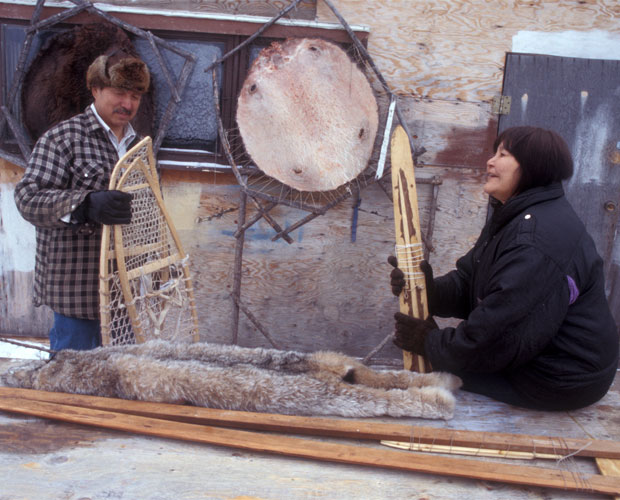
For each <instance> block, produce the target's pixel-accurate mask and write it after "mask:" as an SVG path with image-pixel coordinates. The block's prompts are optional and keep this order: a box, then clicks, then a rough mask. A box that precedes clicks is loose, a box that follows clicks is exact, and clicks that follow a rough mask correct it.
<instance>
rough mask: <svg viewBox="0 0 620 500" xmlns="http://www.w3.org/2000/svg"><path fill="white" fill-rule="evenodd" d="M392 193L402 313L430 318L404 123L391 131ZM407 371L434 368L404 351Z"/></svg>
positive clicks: (424, 370) (423, 370) (425, 370)
mask: <svg viewBox="0 0 620 500" xmlns="http://www.w3.org/2000/svg"><path fill="white" fill-rule="evenodd" d="M391 163H392V196H393V200H394V226H395V234H396V257H397V259H398V265H399V267H400V268H401V269H402V270H403V273H404V274H405V281H406V285H405V288H404V289H403V291H402V292H401V294H400V295H399V297H398V300H399V304H400V312H401V313H403V314H407V315H409V316H413V317H415V318H419V319H426V318H427V317H428V302H427V297H426V283H425V280H424V273H423V272H422V271H421V270H420V262H421V261H422V259H423V257H424V249H423V247H422V233H421V231H420V217H419V214H418V195H417V191H416V183H415V171H414V166H413V158H412V156H411V148H410V145H409V138H408V137H407V134H406V133H405V130H404V129H403V127H402V126H400V125H398V126H397V127H396V128H395V129H394V132H393V133H392V140H391ZM403 359H404V364H405V369H406V370H413V371H416V372H421V373H424V372H429V371H431V367H430V365H429V364H428V361H426V360H425V359H424V358H423V357H422V356H419V355H416V354H412V353H410V352H407V351H403Z"/></svg>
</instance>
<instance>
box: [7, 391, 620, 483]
mask: <svg viewBox="0 0 620 500" xmlns="http://www.w3.org/2000/svg"><path fill="white" fill-rule="evenodd" d="M0 409H2V410H3V411H9V412H12V413H21V414H27V415H32V416H37V417H42V418H51V419H56V420H61V421H64V422H70V423H80V424H85V425H91V426H95V427H103V428H106V429H113V430H120V431H126V432H134V433H140V434H145V435H149V436H157V437H166V438H174V439H180V440H184V441H192V442H197V443H203V444H215V445H220V446H227V447H234V448H240V449H244V450H255V451H261V452H266V453H275V454H280V455H286V456H292V457H298V458H310V459H318V460H324V461H330V462H339V463H348V464H355V465H364V466H371V467H381V468H388V469H395V470H401V471H411V472H425V473H433V474H439V475H447V476H455V477H462V478H471V479H482V480H486V481H497V482H502V483H509V484H522V485H534V486H540V487H545V488H557V489H562V490H567V491H591V492H595V493H601V494H617V493H619V492H620V478H616V477H611V476H602V475H598V474H581V473H574V472H568V471H564V470H558V469H547V468H543V467H529V466H522V465H519V466H517V465H506V464H503V463H489V462H482V461H478V460H468V459H458V458H449V457H448V458H446V457H439V456H417V455H414V454H408V453H401V452H398V451H396V452H395V451H383V450H376V449H373V448H369V447H363V446H351V445H342V444H334V443H326V442H320V441H313V440H309V439H300V438H292V437H286V436H276V437H272V436H269V435H264V434H259V433H252V432H247V431H238V430H230V429H223V428H215V427H208V426H198V425H193V424H186V423H181V422H169V421H165V420H159V419H153V418H147V417H139V416H134V415H125V414H121V413H115V412H110V411H102V410H90V409H87V408H80V407H75V406H68V405H60V404H55V403H45V402H41V401H27V400H21V399H16V398H2V399H0Z"/></svg>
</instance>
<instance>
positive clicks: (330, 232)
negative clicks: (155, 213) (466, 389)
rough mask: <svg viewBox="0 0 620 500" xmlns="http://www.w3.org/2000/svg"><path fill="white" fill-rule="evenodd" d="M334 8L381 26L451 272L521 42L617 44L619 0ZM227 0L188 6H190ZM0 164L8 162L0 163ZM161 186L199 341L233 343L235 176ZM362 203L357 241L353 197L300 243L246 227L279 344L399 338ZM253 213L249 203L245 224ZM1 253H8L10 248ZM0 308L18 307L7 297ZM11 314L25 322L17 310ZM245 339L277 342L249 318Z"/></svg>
mask: <svg viewBox="0 0 620 500" xmlns="http://www.w3.org/2000/svg"><path fill="white" fill-rule="evenodd" d="M145 1H146V0H145ZM332 1H333V3H334V5H335V6H336V8H337V9H338V10H339V12H340V13H341V14H342V15H343V17H344V18H345V19H346V20H347V21H348V22H349V23H350V24H358V25H367V26H369V27H370V37H369V41H368V49H369V51H370V54H371V56H372V57H373V59H374V60H375V62H376V64H377V66H378V68H379V70H380V71H381V73H382V74H383V76H384V77H385V79H386V80H387V81H388V83H389V85H390V86H391V88H392V89H394V90H395V91H397V93H398V95H399V102H400V106H401V108H402V110H403V112H404V115H405V117H406V120H407V122H408V124H409V127H410V129H411V131H412V133H413V134H414V136H415V143H416V146H417V147H418V148H424V149H425V150H426V152H425V153H424V154H422V155H421V156H420V157H419V159H418V161H419V166H418V169H417V175H418V176H419V177H420V178H431V177H433V176H438V177H439V178H440V179H441V185H440V186H439V191H438V198H437V210H436V213H435V222H434V224H435V225H434V238H433V241H432V244H433V247H434V251H433V252H432V253H431V256H430V261H431V263H432V264H433V266H434V267H435V270H436V273H437V274H442V273H443V272H447V271H448V270H450V269H451V268H452V266H453V265H454V262H455V261H456V259H457V258H458V257H459V256H460V255H462V254H463V253H464V252H465V251H467V250H468V249H469V248H470V247H471V245H472V244H473V243H474V241H475V239H476V237H477V235H478V233H479V231H480V228H481V227H482V224H483V222H484V219H485V216H486V203H487V199H486V196H485V195H484V193H483V192H482V189H481V186H482V183H483V175H484V166H485V161H486V159H487V158H488V157H489V156H490V154H491V145H492V142H493V139H494V138H495V134H496V130H497V116H496V115H494V114H493V113H492V110H491V101H492V99H493V97H495V96H499V95H500V93H501V88H502V78H503V65H504V58H505V54H506V52H509V51H511V50H512V44H513V37H515V36H516V35H518V34H519V33H521V32H523V31H541V32H554V31H557V32H570V31H571V30H574V31H581V32H588V31H592V30H598V31H601V32H603V33H610V34H612V35H614V36H617V35H619V34H620V6H619V4H618V3H617V2H616V1H615V0H582V1H579V2H577V1H568V0H553V1H551V0H550V1H543V0H528V1H521V0H511V1H507V0H500V1H497V2H489V1H487V0H470V1H437V0H432V1H431V0H420V1H418V0H416V1H395V0H374V1H359V0H332ZM114 3H115V4H117V5H118V4H124V5H132V6H136V5H138V6H139V5H140V4H141V2H140V0H138V1H132V2H122V1H115V2H114ZM151 3H152V2H151ZM217 3H218V2H198V3H196V2H189V4H192V5H193V8H198V7H200V6H203V7H204V6H205V5H206V4H217ZM226 3H227V4H230V3H231V2H226ZM238 3H239V4H241V3H244V2H238ZM275 3H278V2H275ZM310 3H311V2H310ZM185 4H187V2H185V3H184V4H183V5H185ZM145 5H146V4H145ZM278 5H279V3H278ZM314 7H315V8H316V19H317V20H319V21H326V22H337V20H336V18H335V17H334V15H333V13H332V12H331V10H330V9H329V7H328V6H327V5H326V4H325V3H324V2H323V1H322V0H318V1H317V2H316V5H315V6H311V8H314ZM166 8H169V9H171V10H174V8H175V7H174V6H173V5H172V4H170V5H168V6H166ZM179 8H183V7H179ZM185 8H187V5H186V6H185ZM545 50H546V49H545V47H542V46H541V47H540V52H541V53H544V51H545ZM0 169H5V170H7V169H8V170H9V171H10V170H11V167H7V166H6V164H0ZM0 180H1V181H2V183H3V190H2V191H1V192H0V196H1V197H3V198H5V197H7V196H11V193H10V191H11V188H12V185H14V181H15V179H14V178H7V177H6V176H4V177H2V178H0ZM162 185H163V190H164V197H165V199H166V202H167V205H168V206H169V209H170V211H171V213H172V216H173V218H174V221H175V223H176V225H177V228H178V229H179V232H180V234H181V238H182V239H183V241H184V244H185V247H186V250H187V251H188V253H189V254H190V258H191V269H192V273H193V276H194V282H195V287H196V290H197V299H198V304H199V316H200V323H201V328H202V332H201V334H202V337H203V339H204V340H209V341H217V342H229V341H230V339H231V324H232V321H231V317H232V316H231V315H232V301H231V299H230V292H231V290H232V273H233V255H234V245H235V238H234V237H233V233H234V231H235V230H236V221H237V218H238V216H239V196H238V195H239V190H238V187H237V185H236V183H235V182H234V178H233V177H232V176H230V175H227V174H213V173H189V172H177V171H165V172H163V175H162ZM431 189H432V186H431V185H430V184H420V185H419V187H418V195H419V198H420V212H421V220H422V225H423V228H425V227H427V225H428V223H429V220H430V200H431ZM361 198H362V201H361V205H360V210H359V218H358V225H357V228H356V234H357V237H356V241H355V242H351V220H352V214H353V211H352V209H353V207H352V205H353V202H352V200H348V201H345V202H343V203H341V204H340V205H338V206H337V207H335V208H334V209H332V210H330V211H329V212H328V213H327V214H326V215H325V216H322V217H319V218H317V219H316V220H314V221H312V222H310V223H308V224H306V225H305V226H303V227H302V228H301V229H299V230H297V231H295V232H293V233H292V234H291V236H292V238H293V240H294V241H293V243H292V244H290V245H289V244H287V243H286V242H284V241H282V240H281V239H280V240H278V241H275V242H273V241H271V237H272V236H273V234H274V233H273V229H272V228H271V227H270V226H268V225H267V224H265V223H264V222H260V223H258V224H256V225H255V226H253V227H252V228H251V229H250V230H248V231H247V232H246V244H245V247H244V260H243V280H242V300H243V301H244V303H246V304H247V305H248V307H249V308H250V309H251V310H252V312H253V313H254V314H255V316H256V317H257V318H258V319H259V320H260V321H261V323H262V324H263V326H264V327H265V328H266V329H267V330H268V331H269V332H270V334H271V335H272V336H273V338H274V339H275V340H276V341H277V342H278V343H279V345H281V346H282V347H285V348H288V349H299V350H316V349H327V348H329V349H336V350H340V351H343V352H347V353H349V354H353V355H356V356H363V355H365V354H366V353H367V352H368V351H369V350H370V349H372V348H373V347H374V346H376V345H377V344H378V343H379V342H380V341H381V340H382V339H383V338H385V336H386V335H388V334H389V333H390V332H391V331H392V326H393V324H392V315H393V313H394V312H395V311H396V310H397V308H398V304H397V301H396V299H395V298H394V297H392V295H391V293H390V289H389V286H388V273H389V270H390V268H389V265H388V264H387V263H386V258H387V256H388V255H390V254H391V253H393V245H394V234H393V209H392V205H391V201H390V200H389V198H388V197H387V195H386V193H385V192H384V190H382V189H380V187H379V186H377V185H374V186H371V187H369V188H367V189H365V190H364V191H363V192H362V194H361ZM252 215H253V212H252V209H251V208H249V209H248V215H247V216H248V217H251V216H252ZM272 215H273V216H274V217H275V218H276V219H277V220H278V222H280V223H281V225H283V226H286V225H287V224H290V223H292V222H295V221H296V220H298V219H299V218H300V217H301V216H302V215H304V214H300V213H297V212H296V211H295V210H293V209H290V208H287V207H282V206H280V207H278V208H277V209H275V210H274V211H273V213H272ZM12 225H13V224H12V223H11V221H6V219H4V220H3V225H2V228H1V229H2V230H3V231H11V227H12ZM16 227H22V226H21V225H19V224H17V225H16ZM2 238H4V241H6V237H4V236H3V234H2V232H0V243H2V241H3V240H2ZM0 251H2V252H4V253H6V252H7V250H6V246H2V245H0ZM9 251H13V250H9ZM2 269H3V275H2V277H1V278H2V285H3V286H4V287H5V288H4V289H3V290H6V287H7V284H9V283H16V282H17V281H16V276H17V272H16V271H11V270H10V269H8V270H7V268H6V266H5V267H4V268H2ZM20 279H21V278H20ZM28 279H30V278H27V277H26V279H24V280H22V281H23V283H26V282H27V281H28ZM11 286H13V285H11ZM24 286H25V285H24ZM19 293H20V294H21V295H20V297H22V296H23V295H24V293H25V292H23V291H20V292H19ZM16 296H17V295H16ZM0 301H4V302H5V303H6V302H7V298H6V292H5V295H4V296H0ZM9 303H11V304H13V302H10V300H9ZM9 309H10V308H9ZM5 310H6V309H5ZM7 314H8V315H9V316H11V315H13V316H15V312H14V311H12V310H8V311H7ZM0 321H1V320H0ZM21 321H22V322H23V321H24V320H23V319H22V320H21ZM18 323H19V321H18V322H17V323H15V322H14V323H7V322H4V323H0V328H1V329H6V328H7V327H9V326H10V327H12V328H15V329H16V330H19V328H16V327H15V325H16V324H18ZM11 325H13V326H11ZM31 326H32V328H30V330H31V331H30V332H29V333H30V334H33V333H39V334H41V335H45V334H46V331H44V328H42V327H41V325H40V323H38V322H36V321H33V322H31ZM23 330H24V331H25V330H28V328H24V329H23ZM239 340H240V343H241V344H242V345H263V346H268V345H269V344H268V342H266V340H265V339H264V338H263V337H262V336H261V334H260V333H259V332H258V331H257V330H256V328H254V327H253V326H252V325H251V323H250V322H248V321H247V320H246V319H245V318H244V317H243V315H242V321H241V327H240V332H239ZM378 357H379V358H391V359H393V360H397V359H398V358H399V357H400V353H399V352H398V350H396V349H395V348H394V347H392V346H391V345H390V344H388V345H387V346H386V348H385V349H384V350H383V351H381V352H380V353H379V354H378Z"/></svg>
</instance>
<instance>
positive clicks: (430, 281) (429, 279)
mask: <svg viewBox="0 0 620 500" xmlns="http://www.w3.org/2000/svg"><path fill="white" fill-rule="evenodd" d="M388 263H389V264H390V265H391V266H393V267H394V269H392V272H391V273H390V285H391V287H392V293H393V294H394V295H396V296H397V297H398V296H399V295H400V294H401V292H402V291H403V288H405V285H406V284H407V282H406V281H405V273H403V272H402V270H401V269H400V268H399V267H398V260H397V259H396V257H394V256H393V255H390V256H389V257H388ZM420 270H421V271H422V272H423V273H424V282H425V284H426V295H427V297H428V299H429V301H430V299H431V297H432V296H433V294H434V292H435V281H434V277H433V268H432V266H431V265H430V264H429V263H428V262H427V261H425V260H423V261H422V262H420Z"/></svg>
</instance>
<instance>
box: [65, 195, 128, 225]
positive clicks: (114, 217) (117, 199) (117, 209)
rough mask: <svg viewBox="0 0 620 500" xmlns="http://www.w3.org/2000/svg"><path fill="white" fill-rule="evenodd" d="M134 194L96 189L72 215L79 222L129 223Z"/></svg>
mask: <svg viewBox="0 0 620 500" xmlns="http://www.w3.org/2000/svg"><path fill="white" fill-rule="evenodd" d="M132 199H133V196H132V195H131V194H129V193H123V192H122V191H117V190H109V191H94V192H92V193H89V194H88V195H87V196H86V198H85V199H84V201H83V202H82V203H81V204H80V206H79V207H77V208H76V209H75V210H74V212H73V214H72V217H73V219H74V220H76V221H77V222H97V223H99V224H110V225H111V224H129V223H130V222H131V200H132Z"/></svg>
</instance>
